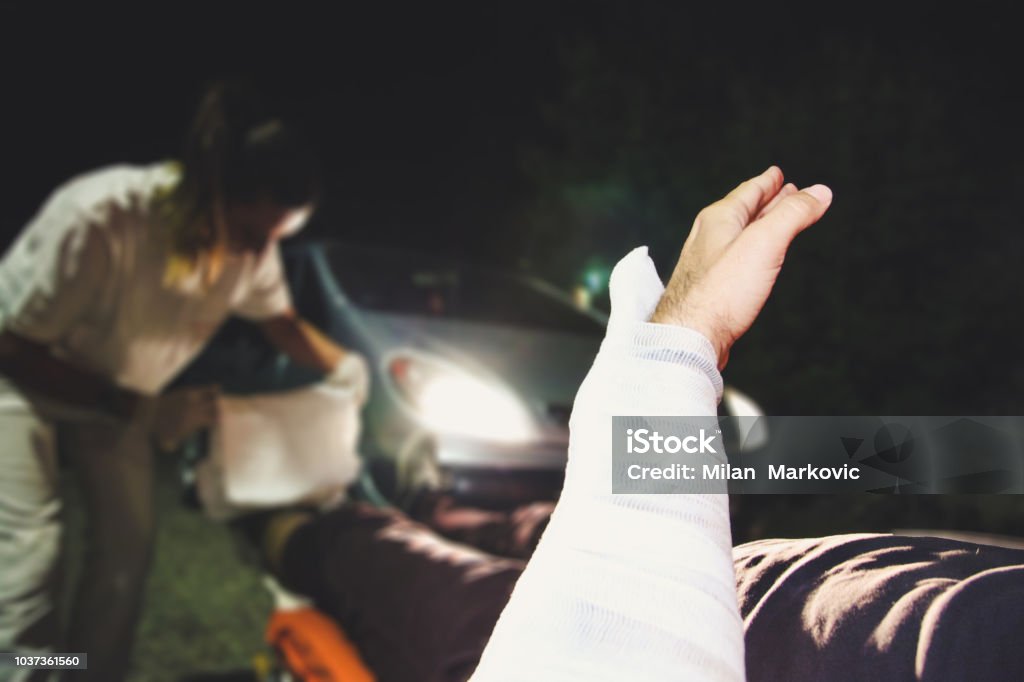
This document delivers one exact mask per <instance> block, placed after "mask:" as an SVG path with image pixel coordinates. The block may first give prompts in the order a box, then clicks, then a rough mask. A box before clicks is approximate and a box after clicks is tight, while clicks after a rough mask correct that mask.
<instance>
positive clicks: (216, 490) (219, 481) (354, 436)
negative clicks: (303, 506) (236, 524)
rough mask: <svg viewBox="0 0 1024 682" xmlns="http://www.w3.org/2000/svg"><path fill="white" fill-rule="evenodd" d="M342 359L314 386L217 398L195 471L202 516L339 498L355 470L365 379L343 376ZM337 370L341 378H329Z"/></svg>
mask: <svg viewBox="0 0 1024 682" xmlns="http://www.w3.org/2000/svg"><path fill="white" fill-rule="evenodd" d="M350 357H351V358H357V357H358V356H354V355H349V354H347V355H346V358H350ZM359 362H362V361H361V359H360V360H359ZM342 364H343V365H346V367H344V368H343V367H340V366H339V370H338V371H336V372H335V373H334V374H332V375H331V376H330V377H328V380H327V381H326V382H325V383H323V384H320V385H317V386H313V387H310V388H302V389H297V390H293V391H287V392H282V393H274V394H263V395H251V396H227V397H224V398H222V399H221V404H220V417H219V421H218V424H217V426H216V427H214V429H213V430H212V431H211V433H210V453H209V457H208V458H207V459H206V460H204V461H203V462H202V463H201V464H200V466H199V468H198V471H197V475H198V481H197V482H198V488H199V498H200V501H201V502H202V504H203V508H204V509H205V510H206V512H207V514H208V515H209V516H211V517H213V518H216V519H225V518H230V517H232V516H236V515H238V514H239V513H243V512H245V511H247V510H254V509H264V508H272V507H284V506H289V505H294V504H298V503H313V504H321V505H322V504H327V503H330V502H333V501H337V500H339V499H341V498H342V497H343V496H344V491H345V489H346V488H347V487H348V486H349V485H350V484H351V483H352V482H353V481H354V480H355V479H356V478H357V477H358V475H359V468H360V460H359V453H358V442H359V431H360V410H361V408H362V406H363V404H364V403H365V400H366V380H365V377H360V378H359V380H358V381H354V380H349V379H350V378H351V375H352V374H353V372H352V368H351V367H350V365H351V364H352V363H351V361H349V362H347V363H346V362H345V361H343V363H342ZM363 372H365V363H363ZM339 375H340V376H342V377H344V379H345V380H343V381H341V380H336V379H335V377H336V376H339Z"/></svg>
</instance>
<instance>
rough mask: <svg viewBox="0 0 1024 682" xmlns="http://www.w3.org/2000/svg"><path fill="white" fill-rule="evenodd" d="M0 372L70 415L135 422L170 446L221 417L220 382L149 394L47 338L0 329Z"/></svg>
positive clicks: (59, 413) (55, 413)
mask: <svg viewBox="0 0 1024 682" xmlns="http://www.w3.org/2000/svg"><path fill="white" fill-rule="evenodd" d="M0 375H3V376H5V377H7V378H8V379H9V380H10V381H11V382H12V383H13V384H14V385H15V386H16V387H17V388H18V389H19V390H20V391H22V392H23V393H25V394H27V395H28V396H29V397H30V398H31V399H32V400H33V401H35V402H36V403H38V404H40V405H41V406H42V407H43V408H44V410H45V411H46V412H47V413H49V415H50V416H52V417H56V418H59V419H62V420H65V421H97V420H99V421H108V422H110V423H111V424H112V425H116V424H129V423H135V424H136V425H138V426H140V427H142V428H144V429H146V430H147V431H149V432H150V433H151V434H152V435H153V438H154V439H155V440H156V443H157V444H158V445H159V446H160V447H161V448H162V449H164V450H172V449H174V448H176V447H177V446H178V444H179V443H180V442H181V441H182V439H184V438H185V437H186V436H188V435H189V434H191V433H193V432H195V431H196V430H198V429H200V428H204V427H208V426H211V425H212V424H213V423H214V422H215V421H216V419H217V409H218V408H217V398H218V395H219V392H220V390H219V388H218V387H216V386H200V387H189V388H181V389H176V390H173V391H169V392H167V393H165V394H162V395H158V396H147V395H143V394H141V393H137V392H135V391H132V390H129V389H127V388H123V387H121V386H118V385H116V384H114V383H113V382H111V381H109V380H107V379H106V378H104V377H103V376H101V375H99V374H97V373H95V372H90V371H88V370H86V369H82V368H81V367H78V366H76V365H74V364H72V363H70V362H67V361H66V360H62V359H61V358H58V357H56V356H55V355H54V354H53V353H52V352H50V349H49V348H48V347H47V346H45V345H44V344H41V343H37V342H35V341H32V340H30V339H26V338H25V337H23V336H19V335H18V334H15V333H14V332H11V331H9V330H5V331H3V332H0Z"/></svg>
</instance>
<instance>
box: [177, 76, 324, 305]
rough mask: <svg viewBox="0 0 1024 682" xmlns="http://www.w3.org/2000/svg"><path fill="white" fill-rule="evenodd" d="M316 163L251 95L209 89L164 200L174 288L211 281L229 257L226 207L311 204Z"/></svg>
mask: <svg viewBox="0 0 1024 682" xmlns="http://www.w3.org/2000/svg"><path fill="white" fill-rule="evenodd" d="M319 192H320V174H319V168H318V164H317V163H316V160H315V158H314V156H313V154H312V152H311V150H310V149H309V147H308V146H307V145H306V144H305V143H304V141H303V140H302V139H301V138H300V137H299V135H298V134H297V133H296V132H295V131H294V130H293V129H292V128H291V127H289V126H288V125H287V124H286V123H285V122H284V121H283V120H282V119H281V118H280V117H278V116H276V115H274V114H273V113H272V112H271V110H270V109H269V107H267V106H266V103H265V102H263V101H262V100H261V99H260V98H259V97H258V96H257V95H256V94H255V92H254V91H253V90H251V89H248V88H246V87H244V86H242V85H239V84H228V83H224V82H219V83H215V84H214V85H212V86H210V87H209V88H207V90H206V94H205V95H204V97H203V98H202V100H201V102H200V104H199V108H198V110H197V112H196V115H195V118H194V119H193V121H192V125H191V127H190V128H189V131H188V134H187V136H186V138H185V145H184V149H183V152H182V155H181V160H180V178H179V181H178V183H177V184H176V185H175V186H174V187H173V189H171V190H170V191H169V192H168V194H167V195H166V197H165V200H164V201H162V202H161V212H162V213H163V217H164V219H165V221H166V224H167V225H168V226H169V234H168V237H169V240H170V252H171V256H170V259H169V261H168V264H167V269H166V271H165V274H164V281H165V283H167V284H175V283H178V282H180V281H181V280H183V279H184V278H186V277H189V276H191V275H194V274H195V273H196V272H197V271H199V270H202V273H203V284H204V285H205V286H208V285H210V284H212V283H213V282H215V281H216V280H217V278H218V277H219V276H220V273H221V272H222V270H223V267H224V260H225V258H226V257H227V253H228V243H229V241H228V228H227V223H226V220H225V209H226V207H227V205H228V204H229V203H231V202H247V201H258V200H269V201H271V202H273V203H275V204H278V205H281V206H284V207H287V208H298V207H301V206H307V205H311V204H315V203H316V200H317V198H318V196H319Z"/></svg>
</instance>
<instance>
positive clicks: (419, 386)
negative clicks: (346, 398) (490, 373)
mask: <svg viewBox="0 0 1024 682" xmlns="http://www.w3.org/2000/svg"><path fill="white" fill-rule="evenodd" d="M388 370H389V374H390V375H391V379H392V380H393V381H394V384H395V386H396V387H398V389H399V392H400V393H401V394H402V396H403V397H404V398H405V399H406V400H407V401H408V402H409V403H410V405H411V406H412V408H413V411H414V412H415V413H416V415H417V416H418V417H419V419H420V420H421V421H423V423H424V424H426V425H427V426H429V427H430V428H432V429H435V430H437V431H442V432H444V433H453V434H459V435H463V436H473V437H476V438H485V439H489V440H496V441H505V442H514V441H523V440H527V439H529V438H530V437H531V436H532V435H533V424H532V421H531V420H530V415H529V414H528V413H527V411H526V408H525V407H524V406H523V404H522V403H521V402H520V401H519V400H518V399H517V398H516V397H515V396H514V395H512V394H511V393H509V392H508V391H507V390H505V389H503V388H502V387H500V386H497V385H494V384H493V383H491V382H488V381H485V380H482V379H479V378H477V377H475V376H472V375H471V374H469V373H467V372H465V371H462V370H460V369H457V368H455V367H453V366H450V365H447V364H443V363H442V362H439V361H435V360H432V359H425V358H422V357H418V356H411V355H401V356H399V357H397V358H395V359H393V360H392V361H391V362H390V363H389V364H388Z"/></svg>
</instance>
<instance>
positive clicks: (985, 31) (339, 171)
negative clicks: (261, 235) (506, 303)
mask: <svg viewBox="0 0 1024 682" xmlns="http://www.w3.org/2000/svg"><path fill="white" fill-rule="evenodd" d="M1010 9H1011V5H1010V4H1009V3H1003V4H1000V3H990V4H980V5H972V6H970V8H967V7H966V6H964V7H962V8H959V9H957V10H955V11H949V12H942V11H939V10H936V9H934V8H920V9H915V8H897V7H895V3H890V4H889V5H875V6H872V5H863V4H862V5H858V6H857V7H856V8H849V9H845V10H836V9H835V8H832V7H829V8H827V9H826V8H825V7H823V6H816V5H811V4H806V5H793V6H774V5H773V6H770V7H768V6H764V7H762V8H761V9H758V10H748V9H741V8H740V7H739V6H737V7H728V8H725V9H722V10H715V9H710V8H707V7H700V6H687V5H686V4H685V3H643V2H641V3H585V2H580V3H571V2H549V3H539V4H534V5H530V4H529V3H525V4H524V3H503V4H493V5H491V4H489V3H477V4H468V3H466V4H441V5H438V6H429V7H410V6H404V5H399V4H380V5H377V6H376V8H375V9H367V8H361V9H354V8H352V7H349V6H348V5H347V4H343V5H340V6H338V7H334V8H331V9H327V8H322V7H320V6H318V5H312V4H309V5H304V4H287V5H284V4H282V5H279V6H276V7H262V6H256V5H243V4H240V3H234V4H229V3H207V4H206V5H201V4H187V3H186V4H174V5H171V4H165V5H155V6H152V7H148V6H147V7H142V6H139V5H124V6H118V7H109V8H107V9H97V8H94V7H89V8H77V9H75V8H68V7H63V6H57V5H50V4H46V3H28V2H2V3H0V63H2V88H3V101H4V106H3V108H2V112H0V131H2V133H3V137H2V139H3V162H4V164H5V174H4V179H5V183H4V191H3V198H4V201H3V203H2V205H0V225H2V226H3V227H2V234H0V237H2V242H3V243H6V242H7V241H9V240H10V239H12V238H13V236H14V235H15V234H16V233H17V231H18V230H19V229H20V228H21V226H22V225H24V223H25V222H26V221H27V220H28V219H29V218H30V217H31V215H32V213H33V211H34V210H35V209H36V208H37V207H38V205H39V204H40V203H41V202H42V201H43V200H44V198H45V196H46V195H47V194H48V192H50V191H51V190H52V189H53V188H54V187H55V186H56V185H57V184H58V183H60V182H62V181H63V180H65V179H67V178H69V177H71V176H73V175H74V174H76V173H79V172H82V171H85V170H89V169H92V168H96V167H99V166H102V165H105V164H110V163H118V162H132V163H146V162H150V161H153V160H157V159H162V158H167V157H171V156H173V155H174V154H175V152H176V149H177V146H178V142H179V140H180V139H181V137H182V132H183V130H184V128H185V126H186V124H187V122H188V120H189V117H190V115H191V111H192V108H193V106H194V104H195V102H196V100H197V98H198V96H199V94H200V92H201V91H202V88H203V86H204V84H206V83H207V82H209V81H210V80H211V79H213V78H216V77H220V76H224V75H228V76H244V77H247V78H249V79H251V80H254V81H255V82H256V83H258V84H259V85H260V86H261V87H262V88H263V89H264V90H265V92H266V93H267V94H268V95H269V96H270V97H271V98H273V99H274V100H275V101H277V102H279V103H280V104H281V105H282V107H283V108H284V109H285V110H286V111H287V112H288V113H289V114H290V115H291V116H292V118H293V119H295V120H296V121H298V122H300V123H301V124H302V125H303V126H304V127H305V128H306V131H307V133H308V134H309V135H310V136H311V137H312V138H313V139H314V140H315V141H316V144H317V147H318V148H319V149H320V152H321V155H322V158H323V161H324V164H325V166H326V168H327V171H328V191H327V193H326V199H325V201H324V203H323V206H322V207H321V210H320V211H319V213H318V214H317V215H316V217H315V218H314V220H313V222H312V224H311V225H310V227H309V228H308V229H307V230H306V232H305V233H304V234H303V235H302V236H300V237H299V239H308V238H318V237H336V238H341V239H344V240H347V241H351V242H356V243H367V244H388V245H400V246H403V247H407V248H413V249H420V250H430V251H438V252H444V253H448V254H458V256H459V257H461V258H465V259H467V260H473V261H478V262H484V263H495V264H500V265H505V266H509V267H518V268H525V269H529V270H531V271H533V272H535V273H538V274H540V275H542V276H544V277H546V278H547V279H549V280H551V281H553V282H555V283H556V284H559V285H561V286H565V287H569V286H571V285H572V284H574V283H576V282H579V281H580V279H581V277H582V276H583V273H584V272H585V271H586V270H588V269H590V268H595V267H596V268H598V269H600V268H602V267H603V268H608V267H610V266H611V265H612V264H613V263H614V262H615V260H616V259H617V258H618V257H619V256H621V255H622V254H623V253H624V252H625V251H626V250H627V249H629V248H631V247H632V246H635V245H639V244H645V243H646V244H649V245H650V246H651V248H652V253H653V255H654V258H655V260H656V262H657V263H658V265H659V269H660V270H661V271H662V272H663V273H666V274H667V272H668V271H669V269H670V268H671V266H672V265H673V263H674V260H675V258H676V256H677V254H678V249H679V247H680V246H681V244H682V242H683V240H684V238H685V236H686V233H687V230H688V229H689V226H690V224H691V221H692V218H693V216H694V215H695V214H696V212H697V211H698V210H699V209H700V208H701V207H702V206H704V205H706V204H707V203H709V202H710V201H712V200H714V199H715V198H717V197H719V196H721V194H723V193H724V192H725V191H727V190H728V189H730V188H731V187H732V186H733V185H735V184H736V183H737V182H738V181H739V180H741V179H743V178H746V177H749V176H751V175H754V174H756V173H758V172H760V171H761V170H763V169H764V168H765V167H767V166H768V165H769V164H772V163H775V164H778V165H780V166H781V167H782V168H783V170H784V171H785V172H786V174H787V176H788V178H789V179H791V180H793V181H795V182H796V183H797V184H799V185H801V186H803V185H807V184H812V183H814V182H825V183H828V184H829V185H830V186H832V188H833V189H834V191H835V202H834V205H833V207H832V209H831V210H830V212H829V214H828V216H827V217H826V219H825V220H824V221H823V222H822V223H821V224H819V225H818V226H816V227H815V228H813V229H812V230H810V231H809V232H807V233H805V234H804V235H802V236H801V237H800V239H798V240H797V242H796V243H795V245H794V247H793V249H792V251H791V253H790V255H789V257H788V259H787V263H786V267H785V269H784V272H783V274H782V277H781V279H780V281H779V283H778V286H777V288H776V291H775V293H774V294H773V297H772V299H771V300H770V301H769V303H768V306H767V308H766V309H765V311H764V313H763V314H762V316H761V319H760V320H759V321H758V323H757V324H756V325H755V327H754V328H753V330H751V332H750V333H749V334H748V335H747V336H746V337H745V338H744V339H743V340H742V341H740V343H739V344H738V346H737V348H735V349H734V352H733V354H732V359H731V361H730V366H729V368H728V372H727V374H726V379H727V381H728V382H729V383H731V384H732V385H734V386H736V387H738V388H740V389H742V390H743V391H745V392H747V393H749V394H750V395H752V396H753V397H754V398H755V399H756V400H757V401H758V402H759V403H760V404H761V405H762V406H763V407H764V408H765V409H766V410H767V411H768V412H770V413H773V414H818V413H828V414H1019V413H1021V411H1022V409H1024V408H1022V399H1021V388H1022V387H1024V363H1022V362H1020V361H1018V353H1017V350H1018V346H1019V339H1020V331H1021V319H1022V316H1021V294H1020V292H1021V287H1020V278H1021V277H1020V271H1021V268H1020V264H1019V263H1020V254H1021V252H1022V246H1024V230H1022V226H1021V220H1020V215H1021V208H1020V204H1021V201H1022V197H1024V192H1022V190H1024V170H1022V165H1021V156H1022V152H1024V144H1022V142H1024V136H1022V134H1021V122H1022V121H1024V99H1022V94H1021V87H1020V86H1021V82H1022V79H1021V70H1020V68H1019V62H1020V59H1019V54H1018V52H1019V49H1020V48H1019V46H1020V28H1019V26H1018V25H1017V24H1016V22H1014V21H1013V20H1012V18H1013V15H1012V13H1011V11H1010Z"/></svg>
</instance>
